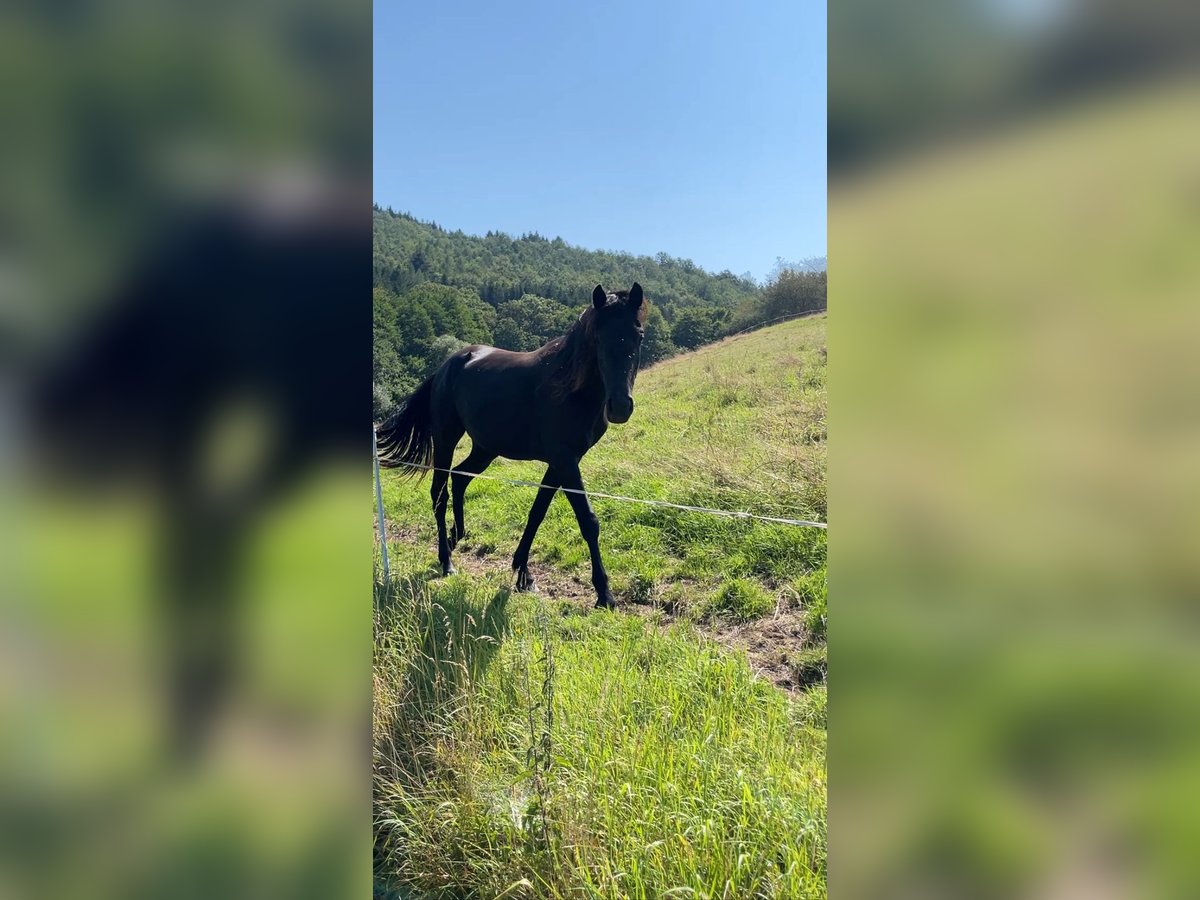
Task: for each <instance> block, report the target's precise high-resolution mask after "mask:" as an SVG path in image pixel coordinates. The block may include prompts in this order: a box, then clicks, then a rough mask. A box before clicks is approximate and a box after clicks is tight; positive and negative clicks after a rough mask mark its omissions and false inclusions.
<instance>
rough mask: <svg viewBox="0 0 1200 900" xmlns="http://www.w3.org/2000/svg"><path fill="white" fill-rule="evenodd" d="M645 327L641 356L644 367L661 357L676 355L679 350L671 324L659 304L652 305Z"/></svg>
mask: <svg viewBox="0 0 1200 900" xmlns="http://www.w3.org/2000/svg"><path fill="white" fill-rule="evenodd" d="M644 327H645V329H646V336H645V337H644V338H643V339H642V357H641V364H642V366H643V367H645V366H649V365H652V364H653V363H656V362H658V361H659V360H660V359H666V358H667V357H668V356H674V355H675V354H676V353H677V352H678V350H677V349H676V347H675V344H674V343H673V342H672V341H671V326H670V325H668V324H667V320H666V319H664V318H663V314H662V312H661V311H659V308H658V307H657V306H654V305H650V307H649V311H648V312H647V313H646V322H645V326H644Z"/></svg>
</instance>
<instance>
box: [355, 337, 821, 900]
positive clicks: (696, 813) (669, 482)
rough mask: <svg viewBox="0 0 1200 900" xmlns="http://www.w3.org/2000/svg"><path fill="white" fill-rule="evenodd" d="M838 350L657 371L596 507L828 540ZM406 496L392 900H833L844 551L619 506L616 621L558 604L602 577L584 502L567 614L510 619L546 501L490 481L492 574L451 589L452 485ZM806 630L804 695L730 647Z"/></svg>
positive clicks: (385, 740) (801, 346) (552, 609)
mask: <svg viewBox="0 0 1200 900" xmlns="http://www.w3.org/2000/svg"><path fill="white" fill-rule="evenodd" d="M823 345H824V317H818V318H815V319H808V320H803V321H799V322H793V323H787V324H785V325H782V326H777V327H775V328H772V329H766V330H764V331H762V332H757V333H753V334H750V335H746V336H743V337H740V338H738V339H736V340H734V341H731V342H727V343H725V344H723V345H716V346H713V347H710V348H706V349H704V350H702V351H700V352H698V353H695V354H691V355H689V356H685V357H681V358H677V359H674V360H671V361H669V362H667V363H665V364H663V365H660V366H658V367H655V368H654V369H651V370H649V371H647V372H644V373H642V374H641V375H640V376H639V380H638V390H637V392H636V396H637V402H638V408H637V412H636V413H635V416H634V420H633V421H632V422H631V423H630V424H629V425H627V426H625V427H614V428H612V429H610V431H609V433H608V434H607V435H606V436H605V438H604V439H603V440H602V441H601V443H600V445H599V446H598V447H597V448H595V449H594V450H593V451H592V453H590V454H589V455H588V457H587V458H586V459H585V460H584V463H583V469H584V477H585V479H586V480H587V481H588V484H589V486H590V487H594V488H596V489H598V490H604V491H609V492H612V493H621V494H629V495H632V496H639V497H651V498H660V499H665V500H671V501H675V502H681V503H687V504H693V505H706V506H718V507H723V508H727V509H745V510H750V511H754V512H761V513H765V514H773V515H783V516H791V517H800V518H821V519H824V517H825V486H824V469H825V448H824V430H825V418H824V416H825V413H824V410H825V405H824V402H825V401H824V361H823V358H822V355H821V354H820V353H819V352H818V351H819V348H821V347H822V346H823ZM464 452H465V448H464V450H460V457H461V454H462V453H464ZM489 472H496V473H497V474H503V475H504V476H506V477H516V478H523V479H529V480H535V481H536V480H539V479H540V477H541V467H539V466H535V465H530V464H516V463H502V464H497V465H495V466H494V467H493V468H492V469H489ZM384 486H385V504H386V509H387V514H388V517H389V527H391V528H392V529H394V530H396V531H398V532H399V533H401V534H403V535H404V536H405V540H403V541H398V540H393V541H391V542H390V543H389V549H390V553H391V563H392V568H393V574H394V576H395V577H393V579H392V581H391V582H390V583H389V584H388V585H387V586H382V587H378V588H377V592H376V642H375V648H376V649H375V708H374V709H375V714H374V723H373V736H374V747H375V779H374V785H375V787H374V794H375V819H376V821H375V831H376V881H377V886H378V889H379V890H380V891H394V892H395V895H397V896H418V897H447V898H449V897H454V898H460V897H479V898H494V897H500V896H505V897H529V898H534V897H536V898H542V897H546V898H560V897H561V898H566V897H571V898H574V897H587V898H614V900H615V898H624V897H639V898H659V897H689V898H717V897H722V898H742V897H776V898H807V897H824V896H825V895H826V890H825V866H826V837H825V803H826V801H825V716H826V712H825V710H826V696H827V695H826V687H825V672H826V666H825V647H824V633H825V621H826V578H825V546H826V544H825V533H824V531H821V530H818V529H808V528H795V527H789V526H777V525H769V524H764V523H755V522H747V521H745V520H731V519H724V518H717V517H712V516H708V515H703V514H698V513H688V512H683V511H679V510H665V509H655V508H650V507H642V506H632V505H624V504H618V503H615V502H610V501H603V500H599V501H597V502H596V504H595V505H596V507H597V512H598V514H599V516H600V520H601V526H602V532H601V544H602V547H603V548H604V552H605V558H606V561H607V563H608V566H609V569H610V571H611V573H612V575H613V584H614V588H615V591H616V594H617V599H618V602H619V603H621V604H624V605H625V606H626V612H625V613H620V612H619V613H616V614H612V613H604V612H596V611H592V610H591V609H590V608H589V607H590V598H589V599H588V600H583V601H581V600H580V598H579V596H572V597H570V598H569V599H564V598H563V596H561V592H560V591H559V590H558V588H560V587H562V586H563V585H564V584H566V583H567V581H566V579H568V577H569V576H575V577H579V578H582V580H583V581H584V583H585V584H586V583H587V577H586V576H587V572H588V558H587V552H586V548H585V547H584V545H583V541H582V539H581V538H580V537H579V534H578V530H577V527H576V524H575V521H574V517H573V516H572V515H571V513H570V510H569V507H568V505H567V504H566V503H565V502H564V501H563V500H562V499H561V498H558V499H556V500H555V502H554V504H553V505H552V507H551V513H550V514H549V515H548V516H547V520H546V522H545V524H544V525H543V527H542V530H541V531H540V532H539V535H538V540H537V542H536V544H535V552H534V554H533V567H534V571H535V574H536V575H537V576H539V578H540V583H541V584H542V588H543V593H542V594H541V595H537V596H529V595H518V594H511V595H510V593H509V588H510V584H511V573H510V571H509V558H510V557H511V554H512V551H513V548H514V547H515V545H516V542H517V539H518V538H519V536H520V532H521V529H522V528H523V527H524V521H525V516H526V513H527V511H528V505H529V503H530V501H531V500H532V496H533V493H532V490H531V489H526V488H521V487H514V486H511V485H504V484H498V483H494V482H487V481H484V480H476V481H475V482H474V483H473V484H472V486H471V488H470V489H469V491H468V494H467V503H466V519H467V529H468V536H467V538H466V540H464V541H463V543H462V544H461V545H460V548H459V550H458V552H457V554H456V556H457V557H458V558H459V560H460V563H467V562H469V563H470V569H471V572H470V573H469V574H460V575H456V576H452V577H450V578H446V579H437V578H434V577H433V575H434V573H435V571H436V554H435V550H434V540H435V531H434V528H433V523H432V516H431V513H430V512H429V497H428V483H427V482H425V483H423V484H421V485H420V486H416V485H413V484H412V483H404V482H401V481H399V479H397V478H395V477H394V475H393V474H392V473H385V485H384ZM463 568H468V566H467V565H463ZM583 591H584V592H586V588H585V589H583ZM576 593H577V594H578V593H579V591H576ZM631 604H644V605H646V606H647V607H653V606H658V607H661V608H662V609H664V610H666V611H669V612H670V613H671V614H670V615H669V616H667V617H666V619H664V618H663V615H664V613H659V614H654V615H650V616H635V615H630V614H628V610H629V609H630V605H631ZM781 615H784V616H786V617H790V619H791V620H795V621H796V622H799V623H801V624H800V626H799V629H800V632H802V639H801V640H799V641H797V642H796V643H795V645H794V646H787V647H782V648H780V650H779V652H778V654H777V655H778V656H779V657H780V658H781V659H782V660H783V664H784V666H785V667H786V668H787V669H788V670H789V671H790V672H792V673H794V678H795V684H796V685H797V686H798V687H799V688H800V689H798V690H796V691H795V692H793V693H788V692H784V691H781V690H779V689H778V688H776V687H774V686H773V685H772V684H771V683H770V682H769V681H767V680H765V679H763V678H760V677H757V676H756V675H755V674H754V671H753V669H752V667H751V665H750V661H749V659H748V658H747V656H746V654H745V653H744V652H741V651H739V650H737V649H736V641H730V640H724V639H723V640H722V641H721V643H718V642H716V641H714V640H713V639H712V638H713V637H721V635H722V633H723V630H724V629H726V628H728V629H733V631H731V632H730V634H734V633H735V632H736V630H737V629H740V628H747V627H754V625H755V624H756V623H757V622H758V621H759V620H760V617H764V616H765V617H767V618H766V619H762V622H763V623H764V624H766V623H770V622H775V621H778V617H779V616H781ZM731 643H732V644H733V645H734V649H727V647H725V646H722V644H725V645H728V644H731Z"/></svg>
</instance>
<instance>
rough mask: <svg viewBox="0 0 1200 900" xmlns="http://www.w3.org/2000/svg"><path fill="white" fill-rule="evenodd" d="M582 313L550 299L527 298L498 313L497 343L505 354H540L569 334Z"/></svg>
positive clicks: (528, 296) (508, 303)
mask: <svg viewBox="0 0 1200 900" xmlns="http://www.w3.org/2000/svg"><path fill="white" fill-rule="evenodd" d="M578 318H579V311H577V310H574V309H571V308H570V307H567V306H563V305H562V304H561V303H556V302H554V301H553V300H550V299H547V298H546V297H537V296H534V295H533V294H524V295H523V296H521V297H519V298H518V299H516V300H510V301H508V302H507V303H502V304H501V305H500V307H499V308H498V309H497V310H496V330H495V334H494V340H495V343H496V346H497V347H503V348H504V349H505V350H536V349H537V348H538V347H540V346H542V345H543V344H545V343H546V342H547V341H550V340H553V339H554V338H556V337H558V336H559V335H560V334H563V333H565V332H566V330H567V329H568V328H570V327H571V326H572V325H573V324H575V320H576V319H578Z"/></svg>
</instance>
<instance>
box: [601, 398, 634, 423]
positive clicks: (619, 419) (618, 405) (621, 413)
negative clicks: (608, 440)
mask: <svg viewBox="0 0 1200 900" xmlns="http://www.w3.org/2000/svg"><path fill="white" fill-rule="evenodd" d="M607 412H608V421H610V422H612V423H613V424H615V425H622V424H624V423H625V422H628V421H629V417H630V416H632V415H633V398H632V397H626V398H625V399H624V400H609V401H608V410H607Z"/></svg>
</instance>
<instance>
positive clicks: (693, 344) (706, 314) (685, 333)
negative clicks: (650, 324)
mask: <svg viewBox="0 0 1200 900" xmlns="http://www.w3.org/2000/svg"><path fill="white" fill-rule="evenodd" d="M724 321H725V319H724V317H720V316H718V315H717V313H716V311H714V310H711V309H706V308H704V307H702V306H693V307H690V308H688V309H684V310H680V312H679V314H678V315H677V316H676V317H675V324H674V325H673V326H671V340H672V341H674V342H675V344H676V345H677V346H679V347H682V348H684V349H685V350H694V349H696V348H697V347H699V346H700V345H701V344H711V343H712V342H713V341H715V340H716V339H717V334H718V333H719V331H720V328H721V325H722V324H724Z"/></svg>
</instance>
